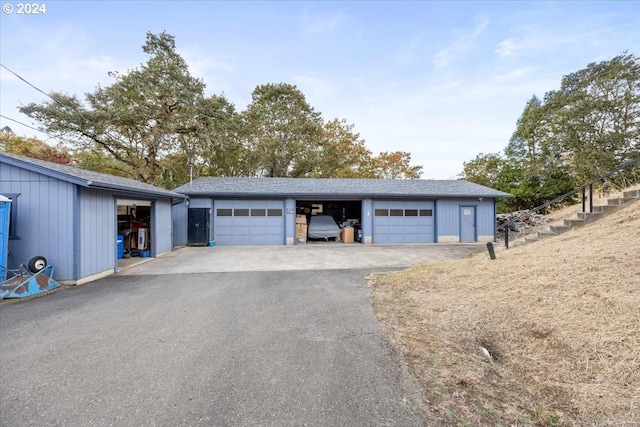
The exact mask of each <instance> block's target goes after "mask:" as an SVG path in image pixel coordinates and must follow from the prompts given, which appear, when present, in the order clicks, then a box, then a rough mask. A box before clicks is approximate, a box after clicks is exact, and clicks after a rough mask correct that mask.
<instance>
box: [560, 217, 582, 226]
mask: <svg viewBox="0 0 640 427" xmlns="http://www.w3.org/2000/svg"><path fill="white" fill-rule="evenodd" d="M563 222H564V225H566V226H567V227H580V226H581V225H584V224H585V220H584V219H580V218H570V219H565V220H564V221H563Z"/></svg>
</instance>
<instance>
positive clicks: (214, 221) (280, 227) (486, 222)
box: [174, 177, 513, 245]
mask: <svg viewBox="0 0 640 427" xmlns="http://www.w3.org/2000/svg"><path fill="white" fill-rule="evenodd" d="M174 191H175V192H177V193H181V194H185V195H187V196H189V205H188V207H187V206H186V204H185V205H184V206H183V209H184V210H187V215H186V216H187V217H188V239H187V240H188V243H189V244H201V243H202V244H203V243H204V242H206V241H207V240H214V241H215V242H216V244H221V245H247V244H248V245H285V244H286V245H290V244H294V243H301V242H303V241H304V242H305V243H306V242H307V241H308V239H307V236H305V238H304V239H302V238H300V237H302V234H303V233H300V229H303V228H302V227H299V226H297V225H296V222H297V221H298V222H300V218H302V217H304V222H305V224H308V223H309V221H310V219H311V217H312V216H315V215H329V216H331V217H333V219H334V220H335V222H336V223H337V224H338V225H340V226H341V227H353V228H354V235H355V239H354V240H355V241H357V242H361V243H364V244H370V243H373V244H385V243H451V242H488V241H493V240H494V239H495V234H496V221H495V220H496V206H495V203H496V200H497V199H498V198H504V197H513V196H512V195H510V194H508V193H504V192H502V191H498V190H495V189H492V188H489V187H485V186H482V185H478V184H474V183H471V182H468V181H464V180H394V179H355V178H354V179H331V178H233V177H228V178H215V177H202V178H198V179H196V180H194V181H193V182H191V183H188V184H185V185H182V186H180V187H178V188H176V189H175V190H174ZM183 216H184V214H183Z"/></svg>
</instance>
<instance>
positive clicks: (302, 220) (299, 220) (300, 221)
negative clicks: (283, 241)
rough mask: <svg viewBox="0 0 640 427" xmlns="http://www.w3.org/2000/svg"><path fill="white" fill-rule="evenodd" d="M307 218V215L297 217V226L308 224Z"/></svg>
mask: <svg viewBox="0 0 640 427" xmlns="http://www.w3.org/2000/svg"><path fill="white" fill-rule="evenodd" d="M306 223H307V217H306V216H305V215H296V224H306Z"/></svg>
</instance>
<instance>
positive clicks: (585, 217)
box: [576, 212, 604, 223]
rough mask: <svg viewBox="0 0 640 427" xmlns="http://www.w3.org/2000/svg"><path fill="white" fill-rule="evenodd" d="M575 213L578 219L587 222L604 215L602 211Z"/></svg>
mask: <svg viewBox="0 0 640 427" xmlns="http://www.w3.org/2000/svg"><path fill="white" fill-rule="evenodd" d="M576 215H578V219H580V220H582V221H583V222H585V223H587V222H590V221H595V220H597V219H598V218H602V216H604V212H578V213H577V214H576Z"/></svg>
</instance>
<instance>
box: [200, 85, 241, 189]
mask: <svg viewBox="0 0 640 427" xmlns="http://www.w3.org/2000/svg"><path fill="white" fill-rule="evenodd" d="M197 122H198V123H199V124H200V126H201V127H202V128H201V131H200V132H198V138H199V139H198V141H197V142H196V150H195V157H196V158H197V159H198V161H200V162H201V163H202V168H201V170H202V173H203V174H205V175H209V176H249V175H251V173H252V172H253V170H252V165H251V164H250V157H251V156H250V147H249V146H248V142H247V135H248V130H247V123H246V122H245V121H244V120H243V117H242V115H241V114H240V113H238V112H236V110H235V107H234V105H233V104H232V103H230V102H229V101H228V100H227V99H226V98H225V97H224V96H219V95H214V96H212V97H210V98H206V99H204V100H203V101H202V102H201V106H200V108H199V116H198V118H197Z"/></svg>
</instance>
